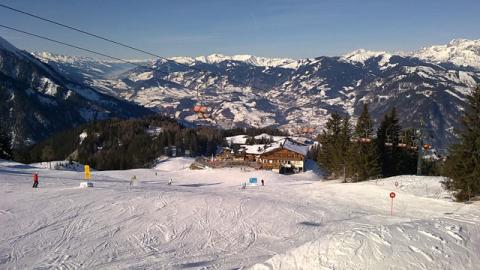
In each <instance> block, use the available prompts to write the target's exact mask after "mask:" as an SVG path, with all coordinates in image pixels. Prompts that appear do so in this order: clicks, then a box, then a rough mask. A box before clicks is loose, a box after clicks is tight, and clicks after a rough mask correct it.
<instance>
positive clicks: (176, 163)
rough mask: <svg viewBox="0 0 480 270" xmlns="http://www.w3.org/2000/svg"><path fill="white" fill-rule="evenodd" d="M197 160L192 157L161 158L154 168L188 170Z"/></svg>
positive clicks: (160, 169)
mask: <svg viewBox="0 0 480 270" xmlns="http://www.w3.org/2000/svg"><path fill="white" fill-rule="evenodd" d="M194 161H195V159H194V158H190V157H177V158H166V157H163V158H159V159H158V163H157V165H155V166H154V168H153V169H155V170H158V171H181V170H186V169H188V168H189V167H190V164H192V163H193V162H194Z"/></svg>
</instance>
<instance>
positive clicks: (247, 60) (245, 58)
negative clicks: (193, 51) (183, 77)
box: [171, 53, 298, 68]
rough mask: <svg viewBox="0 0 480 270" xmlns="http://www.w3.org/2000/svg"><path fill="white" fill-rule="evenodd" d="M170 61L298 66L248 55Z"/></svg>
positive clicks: (213, 56) (176, 58)
mask: <svg viewBox="0 0 480 270" xmlns="http://www.w3.org/2000/svg"><path fill="white" fill-rule="evenodd" d="M171 60H174V61H176V62H179V63H182V64H189V65H190V64H193V63H195V62H202V63H207V64H216V63H221V62H223V61H239V62H245V63H248V64H251V65H254V66H260V67H284V68H295V67H297V66H298V61H297V60H295V59H291V58H268V57H259V56H254V55H249V54H237V55H232V56H228V55H223V54H218V53H215V54H210V55H206V56H197V57H172V58H171Z"/></svg>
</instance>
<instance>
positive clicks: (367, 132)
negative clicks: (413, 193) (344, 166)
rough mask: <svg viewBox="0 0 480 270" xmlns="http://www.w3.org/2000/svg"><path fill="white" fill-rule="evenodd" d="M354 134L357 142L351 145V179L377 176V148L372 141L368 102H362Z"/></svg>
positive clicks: (378, 173)
mask: <svg viewBox="0 0 480 270" xmlns="http://www.w3.org/2000/svg"><path fill="white" fill-rule="evenodd" d="M354 135H355V138H356V139H357V140H356V141H357V142H356V143H355V144H354V145H353V146H352V164H351V166H352V167H353V180H354V181H364V180H368V179H372V178H375V177H378V176H379V175H380V173H381V171H380V166H379V164H378V155H377V148H376V145H375V144H374V142H373V121H372V119H371V118H370V115H369V112H368V104H364V107H363V111H362V113H361V114H360V117H359V118H358V121H357V125H356V126H355V133H354Z"/></svg>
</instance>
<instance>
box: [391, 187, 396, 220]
mask: <svg viewBox="0 0 480 270" xmlns="http://www.w3.org/2000/svg"><path fill="white" fill-rule="evenodd" d="M390 198H391V199H392V203H391V205H390V216H393V198H395V192H390Z"/></svg>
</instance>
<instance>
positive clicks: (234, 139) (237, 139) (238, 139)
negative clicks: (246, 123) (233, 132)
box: [225, 135, 248, 144]
mask: <svg viewBox="0 0 480 270" xmlns="http://www.w3.org/2000/svg"><path fill="white" fill-rule="evenodd" d="M247 139H248V136H247V135H237V136H231V137H226V138H225V140H227V142H228V143H229V144H246V143H247Z"/></svg>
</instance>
